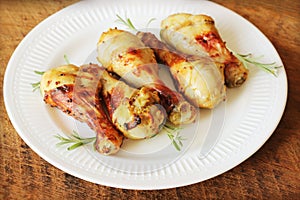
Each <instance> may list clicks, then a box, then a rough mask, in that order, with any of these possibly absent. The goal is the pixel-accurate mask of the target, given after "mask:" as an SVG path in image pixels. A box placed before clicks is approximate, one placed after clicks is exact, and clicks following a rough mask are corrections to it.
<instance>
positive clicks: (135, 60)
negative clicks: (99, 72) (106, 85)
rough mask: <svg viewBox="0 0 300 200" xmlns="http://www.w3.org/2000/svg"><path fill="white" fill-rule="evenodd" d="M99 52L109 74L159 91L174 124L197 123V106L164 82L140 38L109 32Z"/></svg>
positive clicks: (153, 58)
mask: <svg viewBox="0 0 300 200" xmlns="http://www.w3.org/2000/svg"><path fill="white" fill-rule="evenodd" d="M97 51H98V57H97V58H98V60H99V62H101V63H102V65H103V66H104V67H105V68H106V69H107V70H108V71H112V72H114V73H116V74H118V75H119V76H120V77H122V79H124V80H125V81H126V82H127V83H129V84H130V85H132V86H135V87H137V88H138V87H141V86H146V87H150V88H153V89H155V90H156V91H157V92H158V93H159V96H160V98H161V103H162V105H163V106H164V108H165V109H166V111H167V114H168V119H169V120H170V121H171V122H172V123H173V124H176V125H178V124H188V123H191V122H193V121H194V120H195V118H196V109H195V107H193V106H192V105H191V104H190V103H189V102H187V101H186V100H185V99H184V98H183V96H182V95H181V94H179V93H178V92H176V91H172V90H170V89H169V88H168V87H167V86H166V85H165V84H164V83H163V81H161V80H160V78H159V75H158V64H157V62H156V60H155V56H154V53H153V51H152V50H151V49H150V48H148V47H146V46H145V45H144V44H143V43H142V42H141V41H140V39H139V38H138V37H137V36H135V35H134V34H132V33H129V32H127V31H123V30H118V29H109V30H108V31H107V32H104V33H103V34H102V35H101V37H100V39H99V42H98V47H97Z"/></svg>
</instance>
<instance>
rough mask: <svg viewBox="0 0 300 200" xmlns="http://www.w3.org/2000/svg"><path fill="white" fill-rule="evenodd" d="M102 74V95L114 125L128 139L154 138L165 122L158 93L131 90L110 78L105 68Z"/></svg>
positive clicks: (151, 90)
mask: <svg viewBox="0 0 300 200" xmlns="http://www.w3.org/2000/svg"><path fill="white" fill-rule="evenodd" d="M92 66H93V65H92ZM101 70H102V75H101V83H102V85H103V88H102V95H103V98H104V101H105V104H106V106H107V109H108V112H109V115H110V118H111V120H112V122H113V123H114V125H115V126H116V127H117V128H118V129H119V130H120V131H122V133H123V134H124V135H125V136H126V137H128V138H130V139H144V138H150V137H152V136H154V135H155V134H157V133H158V132H159V131H160V129H161V128H162V127H163V125H164V123H165V121H166V112H165V109H164V108H163V107H162V106H161V105H160V98H159V96H158V92H157V91H155V90H154V89H152V88H148V87H141V88H139V89H135V88H132V87H130V86H129V85H127V84H126V83H125V82H123V81H120V80H117V79H116V78H114V77H113V76H111V75H110V74H109V73H108V72H107V71H106V70H105V68H104V67H101Z"/></svg>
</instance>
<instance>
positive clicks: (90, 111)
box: [40, 65, 123, 155]
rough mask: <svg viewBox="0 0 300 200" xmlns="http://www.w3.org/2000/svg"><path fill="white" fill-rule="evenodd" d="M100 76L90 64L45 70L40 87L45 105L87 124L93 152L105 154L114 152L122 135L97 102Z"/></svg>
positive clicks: (98, 71)
mask: <svg viewBox="0 0 300 200" xmlns="http://www.w3.org/2000/svg"><path fill="white" fill-rule="evenodd" d="M101 74H102V71H101V70H99V68H98V67H97V66H93V65H86V66H82V67H80V68H78V67H77V66H75V65H63V66H60V67H56V68H53V69H50V70H48V71H46V72H45V73H44V74H43V76H42V80H41V85H40V88H41V92H42V94H43V96H44V101H45V103H47V104H49V105H51V106H53V107H57V108H58V109H60V110H62V111H63V112H65V113H66V114H68V115H70V116H72V117H74V118H75V119H76V120H79V121H80V122H85V123H87V124H88V126H89V127H90V128H91V129H92V130H94V131H95V132H96V142H95V144H94V145H95V148H96V150H97V151H98V152H100V153H101V154H104V155H109V154H114V153H116V152H118V150H119V149H120V146H121V144H122V141H123V135H122V133H121V132H119V131H118V130H116V129H115V128H114V126H113V124H112V123H111V121H110V120H109V118H108V117H107V115H106V114H105V111H104V108H103V107H102V104H101V103H100V100H101V99H100V96H99V93H100V90H101V89H102V85H101V82H100V81H99V80H100V76H101Z"/></svg>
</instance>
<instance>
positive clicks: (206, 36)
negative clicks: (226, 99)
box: [161, 13, 248, 87]
mask: <svg viewBox="0 0 300 200" xmlns="http://www.w3.org/2000/svg"><path fill="white" fill-rule="evenodd" d="M161 28H162V30H161V38H162V40H163V41H164V42H166V43H167V44H168V45H170V46H172V47H173V48H175V49H176V50H178V51H180V52H182V53H185V54H188V55H196V56H204V55H209V56H210V57H211V58H212V59H213V60H214V61H215V62H217V63H220V64H224V66H225V69H224V75H225V83H226V85H227V86H228V87H238V86H240V85H242V84H243V83H244V82H245V80H246V79H247V76H248V69H246V67H245V66H244V65H243V63H242V62H240V61H239V60H238V59H237V58H236V57H235V56H234V55H233V54H232V52H230V51H229V50H228V49H227V47H226V45H225V42H223V40H222V38H221V37H220V34H219V33H218V30H217V29H216V27H215V22H214V20H213V19H212V18H211V17H209V16H207V15H192V14H188V13H178V14H173V15H170V16H168V17H167V18H166V19H164V20H163V21H162V22H161Z"/></svg>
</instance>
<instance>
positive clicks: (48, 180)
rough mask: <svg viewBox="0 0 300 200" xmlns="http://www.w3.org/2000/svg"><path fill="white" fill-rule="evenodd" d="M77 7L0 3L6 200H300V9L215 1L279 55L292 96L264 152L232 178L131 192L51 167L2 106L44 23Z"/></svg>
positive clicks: (28, 0)
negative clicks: (6, 85)
mask: <svg viewBox="0 0 300 200" xmlns="http://www.w3.org/2000/svg"><path fill="white" fill-rule="evenodd" d="M74 2H76V1H75V0H64V1H63V0H55V1H38V0H23V1H21V0H20V1H18V0H14V1H11V0H1V1H0V10H1V12H0V36H1V37H0V55H1V56H0V66H1V67H0V73H1V75H0V79H1V81H0V90H1V91H0V94H1V98H0V113H1V115H0V125H1V126H0V181H1V183H0V199H128V200H131V199H145V200H146V199H147V200H148V199H300V175H299V174H300V162H299V155H300V141H299V138H300V106H299V105H300V87H299V85H300V73H299V69H298V68H299V67H300V66H299V63H300V34H299V30H300V21H299V19H300V12H299V11H300V1H294V0H275V1H269V0H252V1H240V0H215V2H217V3H219V4H221V5H224V6H225V7H227V8H229V9H231V10H234V11H235V12H237V13H238V14H240V15H242V16H243V17H245V18H246V19H248V20H249V21H250V22H252V23H253V24H254V25H256V26H257V27H258V28H259V29H260V30H261V31H262V32H263V33H264V34H265V35H266V36H267V37H268V38H269V39H270V40H271V42H272V43H273V44H274V46H275V48H276V49H277V50H278V52H279V54H280V56H281V58H282V60H283V62H284V65H285V69H286V72H287V75H288V81H289V95H288V101H287V105H286V110H285V113H284V115H283V117H282V120H281V122H280V123H279V125H278V127H277V129H276V130H275V132H274V133H273V135H272V136H271V138H270V139H269V140H268V141H267V142H266V144H264V145H263V147H262V148H261V149H260V150H259V151H258V152H256V153H255V154H254V155H253V156H251V157H250V158H249V159H247V160H246V161H245V162H243V163H242V164H240V165H239V166H237V167H235V168H233V169H232V170H230V171H228V172H226V173H224V174H222V175H220V176H217V177H215V178H212V179H209V180H207V181H204V182H201V183H197V184H193V185H189V186H185V187H180V188H174V189H166V190H154V191H142V190H141V191H139V190H124V189H116V188H111V187H106V186H102V185H97V184H93V183H90V182H86V181H84V180H81V179H78V178H76V177H73V176H71V175H68V174H66V173H64V172H63V171H61V170H59V169H57V168H55V167H54V166H52V165H50V164H49V163H47V162H46V161H45V160H43V159H42V158H41V157H39V156H38V155H37V154H36V153H34V152H33V151H32V150H31V149H30V148H29V147H28V146H27V145H26V144H25V143H24V142H23V140H22V139H21V138H20V137H19V135H18V134H17V132H16V131H15V129H14V128H13V126H12V124H11V122H10V120H9V118H8V116H7V114H6V111H5V106H4V102H3V98H2V94H3V76H4V73H5V69H6V66H7V63H8V61H9V58H10V56H11V55H12V53H13V51H14V49H15V48H16V47H17V45H18V44H19V43H20V41H21V40H22V39H23V38H24V37H25V36H26V34H28V32H29V31H30V30H31V29H32V28H34V27H35V26H36V25H37V24H38V23H39V22H41V21H42V20H44V19H45V18H47V17H48V16H50V15H51V14H53V13H55V12H56V11H58V10H60V9H62V8H64V7H66V6H68V5H70V4H72V3H74Z"/></svg>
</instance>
